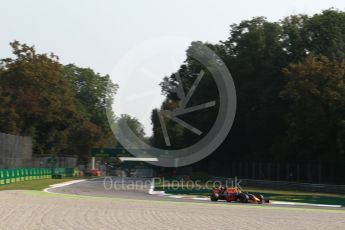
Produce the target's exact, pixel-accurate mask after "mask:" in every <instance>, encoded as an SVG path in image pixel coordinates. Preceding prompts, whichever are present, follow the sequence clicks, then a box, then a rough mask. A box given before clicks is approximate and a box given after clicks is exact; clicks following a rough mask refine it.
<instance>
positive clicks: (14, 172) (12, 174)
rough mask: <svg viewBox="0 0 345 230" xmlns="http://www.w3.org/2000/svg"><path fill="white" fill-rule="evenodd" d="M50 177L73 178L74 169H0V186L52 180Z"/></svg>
mask: <svg viewBox="0 0 345 230" xmlns="http://www.w3.org/2000/svg"><path fill="white" fill-rule="evenodd" d="M52 175H61V177H65V176H75V170H74V168H54V169H51V168H17V169H0V186H1V185H5V184H12V183H16V182H20V181H30V180H40V179H49V178H52Z"/></svg>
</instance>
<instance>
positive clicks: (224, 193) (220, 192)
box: [210, 187, 269, 204]
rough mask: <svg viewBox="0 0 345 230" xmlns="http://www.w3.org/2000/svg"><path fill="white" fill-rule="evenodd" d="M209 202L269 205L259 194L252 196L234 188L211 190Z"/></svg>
mask: <svg viewBox="0 0 345 230" xmlns="http://www.w3.org/2000/svg"><path fill="white" fill-rule="evenodd" d="M210 199H211V201H218V200H226V201H227V202H232V201H237V202H241V203H256V204H262V203H269V200H265V199H264V196H263V195H261V194H258V195H256V196H255V195H253V194H250V193H246V192H242V191H241V190H240V189H239V188H236V187H229V188H226V187H219V188H218V187H217V188H213V189H212V192H211V196H210Z"/></svg>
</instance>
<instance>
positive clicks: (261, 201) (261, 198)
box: [257, 194, 265, 204]
mask: <svg viewBox="0 0 345 230" xmlns="http://www.w3.org/2000/svg"><path fill="white" fill-rule="evenodd" d="M257 198H259V200H260V204H262V203H264V202H265V198H264V196H263V195H261V194H258V195H257Z"/></svg>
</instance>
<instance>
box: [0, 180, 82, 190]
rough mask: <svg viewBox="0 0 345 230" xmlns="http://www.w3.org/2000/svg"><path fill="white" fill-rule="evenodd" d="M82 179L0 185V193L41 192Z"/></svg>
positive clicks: (32, 181)
mask: <svg viewBox="0 0 345 230" xmlns="http://www.w3.org/2000/svg"><path fill="white" fill-rule="evenodd" d="M77 179H83V178H79V177H66V178H62V179H40V180H31V181H21V182H16V183H13V184H5V185H0V191H3V190H43V189H45V188H48V187H49V185H52V184H58V183H63V182H67V181H72V180H77Z"/></svg>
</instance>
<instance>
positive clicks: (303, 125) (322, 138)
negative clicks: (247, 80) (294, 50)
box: [282, 55, 345, 160]
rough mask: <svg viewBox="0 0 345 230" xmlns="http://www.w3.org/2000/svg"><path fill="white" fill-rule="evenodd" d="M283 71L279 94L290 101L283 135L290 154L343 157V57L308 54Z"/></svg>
mask: <svg viewBox="0 0 345 230" xmlns="http://www.w3.org/2000/svg"><path fill="white" fill-rule="evenodd" d="M284 73H285V75H286V77H287V84H286V86H285V88H284V90H283V91H282V97H284V98H285V99H287V100H289V101H290V108H289V113H288V116H287V122H288V129H287V137H286V139H285V140H286V144H287V149H288V150H290V152H289V155H290V157H291V155H293V156H294V157H296V158H297V159H306V160H308V159H328V158H330V157H331V158H332V157H333V158H335V159H340V158H341V157H345V155H344V143H345V139H344V138H345V136H344V134H345V119H344V117H345V83H344V77H345V61H342V62H337V61H332V60H331V59H329V58H327V57H324V56H313V55H311V56H308V57H307V58H306V59H305V60H304V61H303V62H299V63H297V64H291V65H290V66H289V67H287V68H286V69H284Z"/></svg>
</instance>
